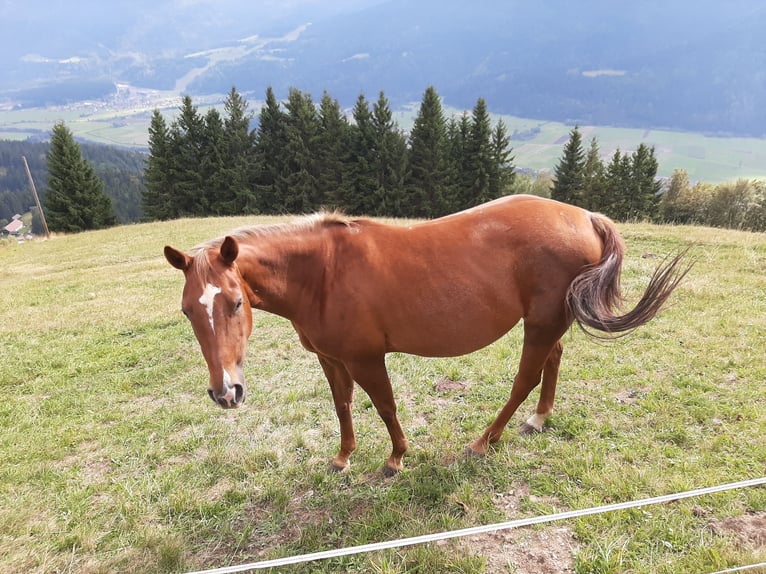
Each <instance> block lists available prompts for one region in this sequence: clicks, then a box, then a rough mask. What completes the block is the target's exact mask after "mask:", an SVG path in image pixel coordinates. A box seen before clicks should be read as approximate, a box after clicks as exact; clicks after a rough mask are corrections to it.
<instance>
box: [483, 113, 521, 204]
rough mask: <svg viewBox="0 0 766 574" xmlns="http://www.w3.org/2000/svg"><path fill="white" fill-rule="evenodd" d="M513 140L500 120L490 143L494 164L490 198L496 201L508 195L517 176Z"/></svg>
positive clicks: (491, 169) (492, 164)
mask: <svg viewBox="0 0 766 574" xmlns="http://www.w3.org/2000/svg"><path fill="white" fill-rule="evenodd" d="M512 151H513V150H512V149H511V138H510V137H508V130H507V129H506V127H505V123H504V122H503V120H498V122H497V124H496V125H495V129H494V130H492V139H491V141H490V155H491V157H492V163H491V165H490V173H489V197H488V199H495V198H497V197H501V196H503V195H507V194H508V193H509V190H510V188H511V186H512V185H513V179H514V176H515V175H516V173H515V170H514V167H513V156H512V155H511V152H512Z"/></svg>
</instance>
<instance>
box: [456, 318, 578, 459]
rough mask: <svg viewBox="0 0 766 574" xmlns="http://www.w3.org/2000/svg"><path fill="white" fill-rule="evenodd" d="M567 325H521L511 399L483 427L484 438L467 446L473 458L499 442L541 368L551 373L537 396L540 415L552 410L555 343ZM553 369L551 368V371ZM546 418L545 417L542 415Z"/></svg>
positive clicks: (557, 346) (556, 359) (556, 357)
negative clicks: (516, 369)
mask: <svg viewBox="0 0 766 574" xmlns="http://www.w3.org/2000/svg"><path fill="white" fill-rule="evenodd" d="M566 328H567V325H566V324H565V323H564V322H562V324H561V325H559V326H558V327H556V326H554V327H551V325H547V326H535V325H530V324H529V323H526V322H525V324H524V347H523V348H522V351H521V360H520V361H519V371H518V373H517V374H516V378H515V379H514V381H513V387H512V388H511V396H510V398H509V399H508V402H506V403H505V406H504V407H503V408H502V409H501V410H500V413H499V414H498V415H497V418H495V420H494V421H493V422H492V424H490V425H489V426H488V427H487V430H485V431H484V434H483V435H482V436H481V437H479V438H478V439H477V440H475V441H474V442H473V443H471V445H470V447H469V448H470V450H471V451H472V452H473V453H475V454H484V453H485V452H486V450H487V446H489V445H490V444H493V443H496V442H497V441H498V440H500V437H501V436H502V434H503V430H504V429H505V426H506V425H507V424H508V421H509V420H511V417H512V416H513V413H515V412H516V409H518V408H519V405H520V404H521V403H522V402H524V400H525V399H526V398H527V396H529V393H530V392H531V391H532V389H534V388H535V387H536V386H537V385H538V384H539V383H540V376H541V374H542V373H543V369H544V368H545V367H548V366H550V367H551V373H550V374H548V373H546V374H547V375H548V376H546V377H545V380H546V382H547V383H548V385H547V386H545V385H544V388H543V391H542V392H541V397H540V404H538V409H540V408H542V409H543V410H544V412H547V410H548V409H549V408H550V409H552V408H553V395H554V393H555V380H556V376H557V375H558V370H557V367H558V363H559V360H560V359H561V346H560V343H559V339H560V338H561V336H562V335H563V334H564V332H565V331H566ZM554 366H555V367H556V368H553V367H554ZM546 416H547V415H546Z"/></svg>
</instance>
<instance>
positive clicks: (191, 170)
mask: <svg viewBox="0 0 766 574" xmlns="http://www.w3.org/2000/svg"><path fill="white" fill-rule="evenodd" d="M206 137H207V134H206V126H205V118H204V117H203V116H201V115H200V113H199V110H198V109H197V106H195V105H194V104H193V103H192V99H191V97H190V96H184V97H183V100H182V103H181V106H180V107H179V114H178V117H176V119H175V120H174V121H173V123H172V124H171V126H170V137H169V140H170V150H171V154H173V162H172V163H171V166H170V167H171V173H170V176H171V178H172V179H173V183H174V185H173V194H174V198H173V202H174V207H175V215H174V216H175V217H177V216H200V215H205V214H207V213H209V197H208V195H207V193H206V187H207V186H206V182H205V181H204V179H203V175H202V172H201V170H200V166H202V165H203V163H204V153H205V149H206V141H205V138H206ZM208 148H209V146H208Z"/></svg>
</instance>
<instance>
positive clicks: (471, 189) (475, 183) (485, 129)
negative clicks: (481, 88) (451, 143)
mask: <svg viewBox="0 0 766 574" xmlns="http://www.w3.org/2000/svg"><path fill="white" fill-rule="evenodd" d="M491 139H492V125H491V122H490V119H489V112H487V103H486V102H485V101H484V98H479V99H478V101H477V102H476V105H475V106H474V108H473V112H472V113H471V123H470V129H469V131H468V139H467V140H466V142H465V153H466V160H465V161H466V164H465V167H466V171H464V173H463V178H464V181H465V184H466V185H465V186H464V187H463V188H462V189H461V190H460V191H461V197H460V201H459V205H458V208H459V209H466V208H468V207H472V206H474V205H478V204H480V203H484V202H485V201H488V200H490V199H492V196H491V190H490V178H491V174H492V171H493V158H492V150H491Z"/></svg>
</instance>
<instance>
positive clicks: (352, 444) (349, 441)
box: [319, 355, 356, 472]
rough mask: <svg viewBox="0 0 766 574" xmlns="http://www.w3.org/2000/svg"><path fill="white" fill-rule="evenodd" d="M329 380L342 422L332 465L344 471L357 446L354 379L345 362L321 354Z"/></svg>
mask: <svg viewBox="0 0 766 574" xmlns="http://www.w3.org/2000/svg"><path fill="white" fill-rule="evenodd" d="M319 363H320V364H321V365H322V369H323V370H324V374H325V376H326V377H327V381H328V382H329V383H330V390H331V391H332V398H333V401H334V402H335V412H336V414H337V415H338V422H339V423H340V451H339V452H338V454H337V456H335V457H334V458H333V459H332V462H331V463H330V467H331V468H332V469H333V470H336V471H338V472H343V471H344V470H346V469H348V467H349V461H348V459H349V457H350V456H351V453H352V452H354V449H355V448H356V435H355V434H354V421H353V420H352V419H351V407H352V406H353V403H354V380H353V379H352V378H351V375H350V374H349V372H348V370H347V369H346V367H345V366H344V365H343V363H341V362H339V361H336V360H334V359H330V358H328V357H323V356H321V355H319Z"/></svg>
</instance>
